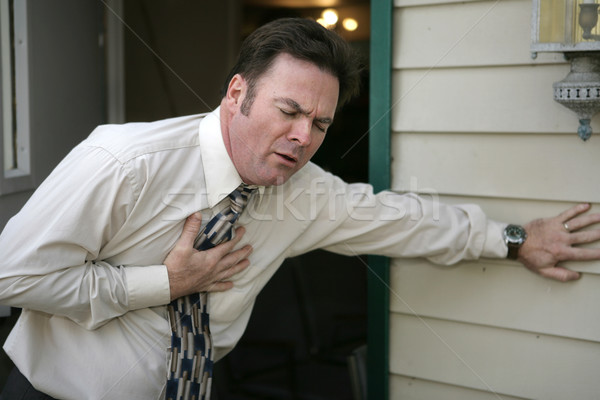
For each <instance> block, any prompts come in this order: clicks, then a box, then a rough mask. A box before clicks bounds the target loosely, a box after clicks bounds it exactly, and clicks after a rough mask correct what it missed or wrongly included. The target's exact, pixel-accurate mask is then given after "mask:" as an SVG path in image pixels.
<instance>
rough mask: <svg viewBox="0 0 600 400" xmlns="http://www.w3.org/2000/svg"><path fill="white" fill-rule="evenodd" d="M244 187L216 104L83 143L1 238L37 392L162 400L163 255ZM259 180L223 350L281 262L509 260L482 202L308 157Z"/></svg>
mask: <svg viewBox="0 0 600 400" xmlns="http://www.w3.org/2000/svg"><path fill="white" fill-rule="evenodd" d="M240 183H241V178H240V176H239V175H238V173H237V171H236V170H235V167H234V166H233V163H232V162H231V160H230V159H229V157H228V155H227V151H226V149H225V145H224V143H223V139H222V136H221V129H220V122H219V109H217V110H216V111H214V112H213V113H210V114H208V115H193V116H186V117H180V118H173V119H168V120H163V121H157V122H153V123H130V124H125V125H105V126H100V127H98V128H97V129H96V130H95V131H94V132H93V133H92V134H91V135H90V137H89V138H88V139H86V140H85V141H84V142H82V143H81V144H80V145H78V146H77V147H76V148H75V149H73V150H72V151H71V153H70V154H68V155H67V156H66V157H65V159H64V160H63V161H62V162H61V163H60V164H59V165H58V167H57V168H56V169H55V170H54V171H53V172H52V174H51V175H50V176H49V177H48V178H47V179H46V181H45V182H44V183H43V184H42V185H41V186H40V187H39V189H38V190H37V191H36V192H35V193H34V194H33V196H32V197H31V199H30V200H29V201H28V202H27V204H26V205H25V206H24V207H23V209H22V210H21V211H20V212H19V213H18V214H17V215H16V216H14V217H13V218H12V219H11V220H10V221H9V223H8V224H7V226H6V228H5V229H4V231H3V233H2V235H1V236H0V303H1V304H5V305H12V306H15V307H22V308H23V311H22V314H21V317H20V318H19V320H18V322H17V324H16V326H15V328H14V329H13V331H12V332H11V334H10V336H9V338H8V339H7V341H6V343H5V345H4V349H5V351H6V352H7V354H8V355H9V356H10V357H11V359H12V360H13V361H14V362H15V364H16V365H17V367H18V368H19V369H20V370H21V372H22V373H23V374H24V375H25V376H26V377H27V378H28V379H29V380H30V382H31V383H32V384H33V385H34V387H35V388H36V389H38V390H40V391H42V392H44V393H47V394H48V395H50V396H53V397H57V398H61V399H77V400H81V399H140V400H148V399H162V398H163V397H164V387H165V383H166V375H167V372H166V365H167V362H166V359H167V355H168V352H167V349H168V347H169V344H170V338H171V332H170V328H169V324H168V321H167V315H166V312H165V309H166V307H165V305H166V304H168V303H169V300H170V294H169V280H168V276H167V269H166V267H165V266H164V265H163V264H162V263H163V261H164V259H165V257H166V256H167V254H168V253H169V251H170V250H171V248H172V246H173V245H174V243H175V242H176V240H177V239H178V238H179V236H180V234H181V230H182V226H183V223H184V220H185V218H186V217H187V216H188V215H190V214H192V213H193V212H195V211H198V210H200V211H201V212H202V214H203V222H204V223H206V222H208V220H209V219H210V218H211V216H212V215H214V213H216V212H217V211H218V210H219V209H220V208H222V207H223V204H224V203H223V201H222V200H223V199H224V198H225V197H226V196H227V194H228V193H230V192H231V191H232V190H233V189H235V188H236V187H237V186H238V185H239V184H240ZM261 189H262V190H261V193H260V194H258V195H257V196H255V197H253V199H252V200H251V203H250V205H249V206H248V208H247V210H246V211H245V212H244V214H242V216H241V218H240V221H239V222H240V224H241V225H244V226H245V227H246V234H245V236H244V238H243V240H242V243H240V244H239V246H243V245H244V244H246V243H250V244H252V246H253V248H254V252H253V253H252V254H251V255H250V258H249V259H250V263H251V264H250V266H249V267H248V268H247V269H246V270H244V271H243V272H241V273H239V274H238V275H236V276H235V277H234V278H233V282H234V288H233V289H231V290H228V291H226V292H220V293H211V294H210V299H209V305H210V326H211V330H212V334H213V340H214V345H215V348H216V359H219V358H221V357H223V356H224V355H225V354H226V353H227V352H228V351H230V350H231V349H232V348H233V346H234V345H235V344H236V343H237V341H238V340H239V339H240V337H241V335H242V333H243V331H244V329H245V327H246V324H247V322H248V319H249V317H250V313H251V310H252V306H253V304H254V301H255V298H256V296H257V295H258V293H259V291H260V290H261V289H262V288H263V287H264V285H265V284H266V282H267V281H268V280H269V278H270V277H271V276H272V275H273V274H274V273H275V271H276V270H277V268H278V267H279V266H280V265H281V263H282V262H283V260H284V259H285V258H286V257H292V256H296V255H299V254H302V253H305V252H308V251H311V250H314V249H317V248H322V249H326V250H330V251H334V252H337V253H341V254H347V255H355V254H366V253H371V254H383V255H387V256H390V257H417V256H422V257H427V258H429V259H430V260H432V261H434V262H437V263H444V264H450V263H453V262H456V261H458V260H460V259H476V258H479V257H495V258H498V257H505V256H506V251H507V250H506V246H505V245H504V242H503V240H502V237H501V232H502V229H503V227H504V224H500V223H498V222H494V221H490V220H488V219H487V218H486V217H485V215H484V214H483V213H482V211H481V210H480V209H479V208H478V207H476V206H462V207H454V206H452V207H451V206H447V205H443V204H436V203H434V202H432V201H428V200H425V199H422V198H420V197H418V196H415V195H410V194H408V195H398V194H394V193H391V192H382V193H379V194H377V195H374V194H373V193H372V188H371V186H369V185H365V184H352V185H348V184H346V183H344V182H343V181H341V180H340V179H339V178H337V177H335V176H333V175H331V174H329V173H326V172H325V171H323V170H321V169H320V168H319V167H317V166H316V165H314V164H312V163H309V164H307V165H306V166H305V167H304V168H303V169H302V170H300V171H299V172H298V173H297V174H295V175H294V176H293V177H292V178H291V179H290V180H289V181H288V182H287V183H286V184H284V185H282V186H278V187H268V188H261Z"/></svg>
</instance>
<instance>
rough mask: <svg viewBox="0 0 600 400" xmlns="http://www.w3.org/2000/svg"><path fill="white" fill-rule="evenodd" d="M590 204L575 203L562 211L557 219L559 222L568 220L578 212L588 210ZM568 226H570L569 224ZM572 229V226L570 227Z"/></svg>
mask: <svg viewBox="0 0 600 400" xmlns="http://www.w3.org/2000/svg"><path fill="white" fill-rule="evenodd" d="M590 207H591V205H590V204H589V203H581V204H577V205H575V206H573V207H571V208H569V209H568V210H565V211H563V212H562V213H560V214H559V215H558V217H557V218H558V219H559V221H560V222H561V223H563V222H567V221H569V220H570V219H571V218H573V217H576V216H577V215H579V214H582V213H584V212H586V211H587V210H589V209H590ZM569 228H571V224H569ZM571 229H572V228H571Z"/></svg>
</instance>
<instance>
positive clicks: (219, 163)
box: [199, 107, 242, 207]
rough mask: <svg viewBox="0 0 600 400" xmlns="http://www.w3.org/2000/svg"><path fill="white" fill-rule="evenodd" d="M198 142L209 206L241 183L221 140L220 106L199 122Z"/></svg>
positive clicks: (213, 204) (216, 202)
mask: <svg viewBox="0 0 600 400" xmlns="http://www.w3.org/2000/svg"><path fill="white" fill-rule="evenodd" d="M199 142H200V153H201V154H202V166H203V167H204V179H205V182H206V198H207V200H208V205H209V207H214V206H215V205H216V204H218V203H219V202H220V201H221V200H223V199H224V198H225V197H227V195H228V194H229V193H231V192H232V191H233V190H235V189H236V188H237V187H238V186H239V185H240V183H242V178H241V177H240V175H239V174H238V172H237V170H236V169H235V166H234V165H233V162H232V161H231V158H229V153H227V149H226V148H225V143H224V142H223V135H222V133H221V120H220V107H217V109H215V110H214V111H213V112H211V113H210V114H208V115H207V116H206V117H204V118H203V119H202V121H201V122H200V128H199Z"/></svg>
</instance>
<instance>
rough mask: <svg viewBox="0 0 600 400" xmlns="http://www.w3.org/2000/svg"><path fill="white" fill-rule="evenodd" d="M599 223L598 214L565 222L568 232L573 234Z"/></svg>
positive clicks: (599, 216)
mask: <svg viewBox="0 0 600 400" xmlns="http://www.w3.org/2000/svg"><path fill="white" fill-rule="evenodd" d="M599 222H600V214H589V215H581V216H578V217H576V218H573V219H570V220H568V221H566V222H565V223H566V224H567V226H568V228H569V232H574V231H577V230H579V229H582V228H585V227H587V226H590V225H593V224H597V223H599Z"/></svg>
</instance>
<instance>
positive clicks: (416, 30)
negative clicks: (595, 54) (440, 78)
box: [393, 0, 565, 68]
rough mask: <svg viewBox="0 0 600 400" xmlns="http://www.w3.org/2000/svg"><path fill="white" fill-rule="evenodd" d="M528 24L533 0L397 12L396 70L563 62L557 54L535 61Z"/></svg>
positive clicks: (538, 58) (404, 9)
mask: <svg viewBox="0 0 600 400" xmlns="http://www.w3.org/2000/svg"><path fill="white" fill-rule="evenodd" d="M419 3H420V2H419ZM421 5H422V4H421ZM449 16H452V17H451V18H449ZM530 22H531V1H525V0H503V1H478V2H469V3H464V2H460V3H458V2H454V3H451V4H443V5H435V6H430V7H409V8H398V9H396V10H395V12H394V38H395V39H396V40H395V41H394V44H393V46H394V51H393V66H394V68H425V67H456V66H476V65H511V64H512V65H514V64H538V63H557V62H558V63H564V62H565V61H564V58H563V56H562V54H559V53H539V54H538V57H537V58H536V59H533V58H532V57H531V51H530V47H529V46H530V42H531V28H530ZM416 38H418V40H417V39H416Z"/></svg>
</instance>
